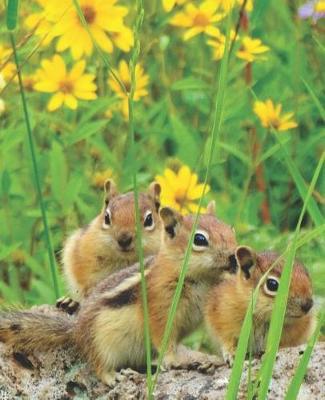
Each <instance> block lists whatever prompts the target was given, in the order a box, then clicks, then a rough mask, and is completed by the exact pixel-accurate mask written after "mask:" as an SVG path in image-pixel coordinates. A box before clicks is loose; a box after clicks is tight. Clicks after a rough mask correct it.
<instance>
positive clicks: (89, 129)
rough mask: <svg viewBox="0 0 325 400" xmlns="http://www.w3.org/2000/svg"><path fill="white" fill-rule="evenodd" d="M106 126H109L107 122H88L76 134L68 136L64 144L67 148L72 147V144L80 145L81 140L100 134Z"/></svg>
mask: <svg viewBox="0 0 325 400" xmlns="http://www.w3.org/2000/svg"><path fill="white" fill-rule="evenodd" d="M106 124H107V121H106V120H99V121H96V122H88V123H86V124H84V125H82V126H81V127H79V128H78V129H77V131H76V132H74V133H72V134H71V135H70V136H68V137H67V138H66V140H65V142H64V143H65V145H66V146H71V145H72V144H75V143H78V142H80V141H81V140H84V139H87V138H89V137H90V136H92V135H94V134H95V133H97V134H99V133H100V131H101V130H102V129H103V128H104V126H105V125H106Z"/></svg>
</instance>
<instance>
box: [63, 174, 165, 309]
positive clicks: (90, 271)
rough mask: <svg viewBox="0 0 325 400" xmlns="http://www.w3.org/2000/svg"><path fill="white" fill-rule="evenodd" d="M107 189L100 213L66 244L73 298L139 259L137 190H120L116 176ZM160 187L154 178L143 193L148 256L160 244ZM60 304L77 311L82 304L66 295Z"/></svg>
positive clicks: (141, 202)
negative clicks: (136, 211) (136, 233)
mask: <svg viewBox="0 0 325 400" xmlns="http://www.w3.org/2000/svg"><path fill="white" fill-rule="evenodd" d="M104 190H105V197H104V206H103V208H102V210H101V212H100V214H99V215H97V217H96V218H95V219H93V220H92V221H91V222H90V224H88V225H87V226H85V227H83V228H81V229H78V230H77V231H76V232H74V233H73V234H72V235H71V236H70V237H69V238H68V239H67V241H66V243H65V245H64V249H63V257H62V262H63V272H64V275H65V278H66V282H67V283H68V286H69V287H70V292H71V295H72V297H73V299H77V300H81V299H82V298H83V297H84V296H86V295H87V294H88V293H89V291H90V290H91V289H92V288H93V287H94V286H95V285H96V284H97V283H98V282H99V281H100V280H102V279H103V278H104V277H106V276H108V275H110V274H112V273H114V272H116V271H119V270H120V269H122V268H125V267H127V266H130V265H132V264H134V263H135V262H136V261H137V252H136V245H135V231H136V226H135V225H136V221H135V207H134V192H128V193H125V194H120V193H118V191H117V188H116V186H115V184H114V182H113V181H112V180H108V181H106V182H105V185H104ZM160 190H161V189H160V185H159V184H158V183H156V182H153V183H151V184H150V186H149V188H148V191H147V192H146V193H140V194H139V209H140V218H141V223H142V226H143V230H142V244H143V252H144V256H145V257H147V256H151V255H154V254H156V253H157V252H158V249H159V246H160V236H161V223H160V220H159V216H158V210H159V207H160V200H159V196H160ZM57 306H58V308H62V309H64V310H66V311H67V312H68V313H73V312H74V311H76V309H77V308H78V306H79V304H78V303H77V302H76V301H73V300H72V299H70V298H69V297H63V298H61V299H59V300H58V301H57Z"/></svg>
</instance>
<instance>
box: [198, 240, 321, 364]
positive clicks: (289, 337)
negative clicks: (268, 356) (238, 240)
mask: <svg viewBox="0 0 325 400" xmlns="http://www.w3.org/2000/svg"><path fill="white" fill-rule="evenodd" d="M235 257H236V260H237V264H238V267H239V268H238V270H237V273H236V274H235V275H232V276H230V277H228V279H225V280H224V281H223V282H222V283H221V284H220V285H217V286H215V287H214V288H213V290H212V291H211V292H210V294H209V296H208V300H207V304H206V308H205V321H206V323H207V327H208V330H209V331H210V333H211V337H212V339H213V340H214V341H215V344H217V345H219V346H220V345H221V350H222V353H223V356H224V359H225V361H227V363H228V364H230V365H231V364H232V360H233V356H234V354H235V351H236V346H237V341H238V338H239V335H240V330H241V326H242V323H243V321H244V318H245V314H246V311H247V307H248V306H249V304H250V301H251V296H252V293H253V291H254V289H255V288H256V287H257V285H258V284H259V282H260V280H261V279H262V277H263V275H264V274H265V273H267V275H266V278H265V281H264V283H262V285H261V286H260V289H259V296H258V299H257V302H256V308H255V311H254V316H253V324H254V327H253V335H254V336H253V348H252V353H253V354H254V355H261V354H262V353H263V352H264V350H265V344H266V342H265V341H266V336H267V333H268V328H269V323H270V319H271V313H272V308H273V304H274V298H275V296H276V293H277V290H278V287H279V279H280V277H281V272H282V269H283V267H284V260H283V259H282V258H280V256H279V254H277V253H274V252H270V251H265V252H262V253H258V254H256V253H255V252H254V251H253V250H252V249H250V248H249V247H246V246H239V247H238V248H237V249H236V252H235ZM271 267H272V269H271V270H270V272H267V271H268V270H269V269H270V268H271ZM312 295H313V292H312V285H311V281H310V278H309V276H308V272H307V270H306V269H305V267H304V266H303V265H302V264H301V263H299V262H298V261H295V263H294V266H293V271H292V277H291V284H290V289H289V297H288V303H287V309H286V314H285V321H284V325H283V331H282V337H281V342H280V347H289V346H297V345H299V344H302V343H304V342H306V341H307V339H308V338H309V337H310V335H311V333H312V332H313V330H314V327H315V318H314V315H313V313H312V312H311V309H312V307H313V299H312Z"/></svg>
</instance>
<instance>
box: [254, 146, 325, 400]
mask: <svg viewBox="0 0 325 400" xmlns="http://www.w3.org/2000/svg"><path fill="white" fill-rule="evenodd" d="M324 158H325V153H323V155H322V157H321V159H320V161H319V163H318V165H317V167H316V170H315V173H314V176H313V178H312V181H311V183H310V186H309V189H308V192H307V195H306V197H305V198H304V204H303V207H302V210H301V213H300V216H299V220H298V223H297V227H296V230H295V235H294V238H293V240H292V243H291V245H290V249H289V251H288V255H287V260H286V262H285V265H284V267H283V271H282V275H281V279H280V285H279V290H278V293H277V296H276V298H275V304H274V307H273V311H272V316H271V322H270V329H269V332H268V336H267V342H266V349H265V356H264V358H263V361H262V366H261V369H260V379H259V381H260V387H259V389H258V399H263V400H264V399H266V397H267V393H268V388H269V384H270V380H271V377H272V371H273V366H274V363H275V359H276V353H277V351H278V347H279V344H280V339H281V334H282V327H283V323H284V317H285V311H286V305H287V300H288V294H289V287H290V280H291V273H292V268H293V263H294V257H295V253H296V242H297V239H298V234H299V231H300V227H301V223H302V219H303V216H304V214H305V211H306V208H307V205H308V202H309V200H310V198H311V194H312V192H313V190H314V187H315V185H316V182H317V179H318V177H319V174H320V171H321V169H322V166H323V163H324Z"/></svg>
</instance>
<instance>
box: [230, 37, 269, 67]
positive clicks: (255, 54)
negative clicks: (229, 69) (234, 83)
mask: <svg viewBox="0 0 325 400" xmlns="http://www.w3.org/2000/svg"><path fill="white" fill-rule="evenodd" d="M241 44H242V45H241V48H240V50H238V51H237V57H238V58H241V59H242V60H245V61H247V62H253V61H254V60H256V59H263V58H262V57H261V56H260V55H261V54H262V53H265V52H267V51H269V50H270V48H269V47H268V46H265V45H263V43H262V41H261V40H260V39H253V38H250V37H249V36H245V37H243V39H242V43H241Z"/></svg>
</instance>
